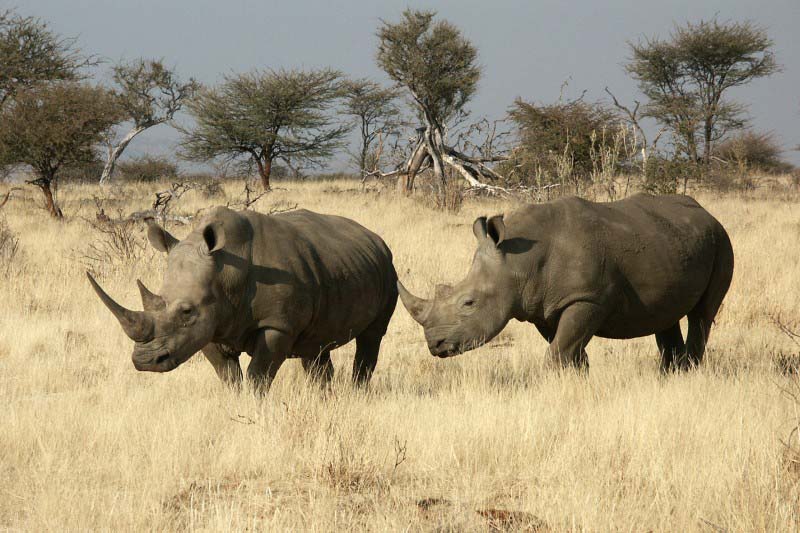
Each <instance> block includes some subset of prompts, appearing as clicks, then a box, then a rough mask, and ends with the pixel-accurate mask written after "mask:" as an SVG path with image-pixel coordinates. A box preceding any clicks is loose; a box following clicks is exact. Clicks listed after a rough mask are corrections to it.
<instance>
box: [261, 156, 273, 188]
mask: <svg viewBox="0 0 800 533" xmlns="http://www.w3.org/2000/svg"><path fill="white" fill-rule="evenodd" d="M258 174H259V175H260V176H261V185H263V186H264V190H265V191H269V190H270V185H269V177H270V175H271V174H272V160H271V159H265V160H264V161H263V162H262V161H260V160H259V161H258Z"/></svg>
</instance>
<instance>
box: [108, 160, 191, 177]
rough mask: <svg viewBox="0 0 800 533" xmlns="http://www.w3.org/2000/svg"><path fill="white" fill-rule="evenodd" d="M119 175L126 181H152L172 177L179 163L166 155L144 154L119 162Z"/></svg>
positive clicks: (175, 173)
mask: <svg viewBox="0 0 800 533" xmlns="http://www.w3.org/2000/svg"><path fill="white" fill-rule="evenodd" d="M116 173H117V177H118V178H119V179H121V180H124V181H135V182H150V181H159V180H164V179H172V178H174V177H175V176H177V175H178V165H177V164H175V163H174V162H173V161H170V160H169V159H167V158H166V157H155V156H144V157H140V158H137V159H130V160H127V161H120V162H119V163H117V172H116Z"/></svg>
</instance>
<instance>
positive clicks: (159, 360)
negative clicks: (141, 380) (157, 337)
mask: <svg viewBox="0 0 800 533" xmlns="http://www.w3.org/2000/svg"><path fill="white" fill-rule="evenodd" d="M167 359H169V352H167V353H163V354H161V355H159V356H158V357H156V361H155V363H156V364H157V365H160V364H161V363H163V362H164V361H166V360H167Z"/></svg>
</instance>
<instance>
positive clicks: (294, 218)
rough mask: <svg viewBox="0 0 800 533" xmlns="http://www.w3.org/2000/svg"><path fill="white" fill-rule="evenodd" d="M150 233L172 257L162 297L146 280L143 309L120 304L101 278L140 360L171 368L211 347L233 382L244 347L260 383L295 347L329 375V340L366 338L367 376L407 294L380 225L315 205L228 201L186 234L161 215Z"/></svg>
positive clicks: (361, 348) (361, 365)
mask: <svg viewBox="0 0 800 533" xmlns="http://www.w3.org/2000/svg"><path fill="white" fill-rule="evenodd" d="M148 236H149V238H150V241H151V243H153V245H154V246H155V247H156V248H158V249H160V250H162V251H166V252H168V253H169V257H168V266H167V271H166V274H165V277H164V284H163V287H162V289H161V291H160V295H155V294H152V293H150V292H149V291H148V290H147V289H146V288H145V287H144V286H143V285H141V284H140V290H141V292H142V300H143V304H144V307H145V311H144V312H136V311H129V310H126V309H124V308H121V307H120V306H118V305H117V304H115V303H114V302H113V300H110V298H109V297H108V296H107V295H105V293H104V292H103V291H102V289H100V287H99V286H98V285H96V283H94V280H91V281H92V284H93V285H94V287H95V290H97V291H98V294H99V295H100V296H101V298H103V299H104V302H105V303H106V305H107V306H109V308H110V309H111V311H112V312H113V313H114V314H115V316H117V318H118V319H119V320H120V323H121V324H122V326H123V328H125V331H126V333H128V335H129V336H131V337H132V338H133V339H134V340H135V341H136V344H135V347H134V353H133V362H134V365H135V366H136V368H137V369H139V370H148V371H156V372H163V371H169V370H172V369H173V368H175V367H177V366H178V365H180V364H181V363H182V362H184V361H185V360H187V359H188V358H189V357H191V355H192V354H193V353H195V352H196V351H197V350H200V349H203V352H204V353H205V355H206V356H207V358H208V359H209V361H211V363H212V364H213V365H214V367H215V369H216V370H217V372H218V374H219V376H220V377H221V378H222V379H224V380H226V381H233V382H237V381H239V380H240V379H241V370H240V368H239V361H238V356H239V354H240V353H241V352H247V353H249V354H250V355H251V356H252V357H253V359H252V361H251V363H250V366H249V368H248V375H249V377H251V378H252V379H253V380H254V381H255V382H256V385H258V386H268V385H269V383H270V381H271V380H272V378H273V377H274V376H275V373H276V372H277V370H278V368H279V367H280V365H281V363H282V362H283V361H284V360H285V359H286V358H287V357H300V358H303V364H304V366H305V367H306V369H307V370H308V371H309V372H312V373H315V374H318V375H320V376H321V377H323V379H330V377H331V373H332V365H331V362H330V350H331V349H333V348H336V347H338V346H341V345H343V344H346V343H348V342H350V341H351V340H353V339H356V343H357V347H356V358H355V363H354V368H353V377H354V379H355V380H356V381H359V382H366V381H367V380H369V378H370V376H371V374H372V371H373V369H374V368H375V364H376V362H377V356H378V350H379V348H380V342H381V338H382V337H383V335H384V334H385V333H386V327H387V324H388V322H389V319H390V318H391V315H392V313H393V311H394V307H395V303H396V301H397V286H396V282H397V275H396V273H395V270H394V267H393V265H392V254H391V252H390V251H389V249H388V247H387V246H386V244H385V243H384V242H383V241H382V240H381V238H380V237H378V236H377V235H375V234H374V233H372V232H370V231H369V230H367V229H365V228H364V227H362V226H360V225H359V224H357V223H356V222H354V221H352V220H349V219H346V218H342V217H338V216H330V215H321V214H317V213H313V212H310V211H306V210H297V211H291V212H288V213H282V214H278V215H272V216H267V215H262V214H259V213H254V212H252V211H243V212H235V211H232V210H230V209H227V208H222V207H220V208H215V209H214V210H212V211H211V212H210V213H209V214H208V215H207V216H206V217H204V218H203V220H202V221H201V222H200V223H199V225H198V226H197V228H196V229H195V230H194V231H193V232H192V233H191V234H190V235H189V236H187V237H186V239H185V240H183V241H178V240H177V239H175V238H174V237H172V236H171V235H170V234H169V233H167V232H166V231H164V230H163V229H162V228H161V227H159V226H158V225H156V224H155V223H153V222H150V228H149V231H148ZM115 305H116V307H114V306H115ZM126 313H127V314H126Z"/></svg>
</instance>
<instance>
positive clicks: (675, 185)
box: [642, 155, 698, 194]
mask: <svg viewBox="0 0 800 533" xmlns="http://www.w3.org/2000/svg"><path fill="white" fill-rule="evenodd" d="M697 175H698V168H697V164H696V163H693V162H691V161H689V160H687V159H681V158H678V157H672V158H667V157H663V156H658V155H651V156H650V158H648V160H647V165H646V166H645V172H644V176H643V177H642V189H643V190H644V191H645V192H649V193H651V194H675V193H677V192H679V191H680V192H682V193H685V192H686V184H687V182H688V181H689V180H690V179H691V178H693V177H696V176H697Z"/></svg>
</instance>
